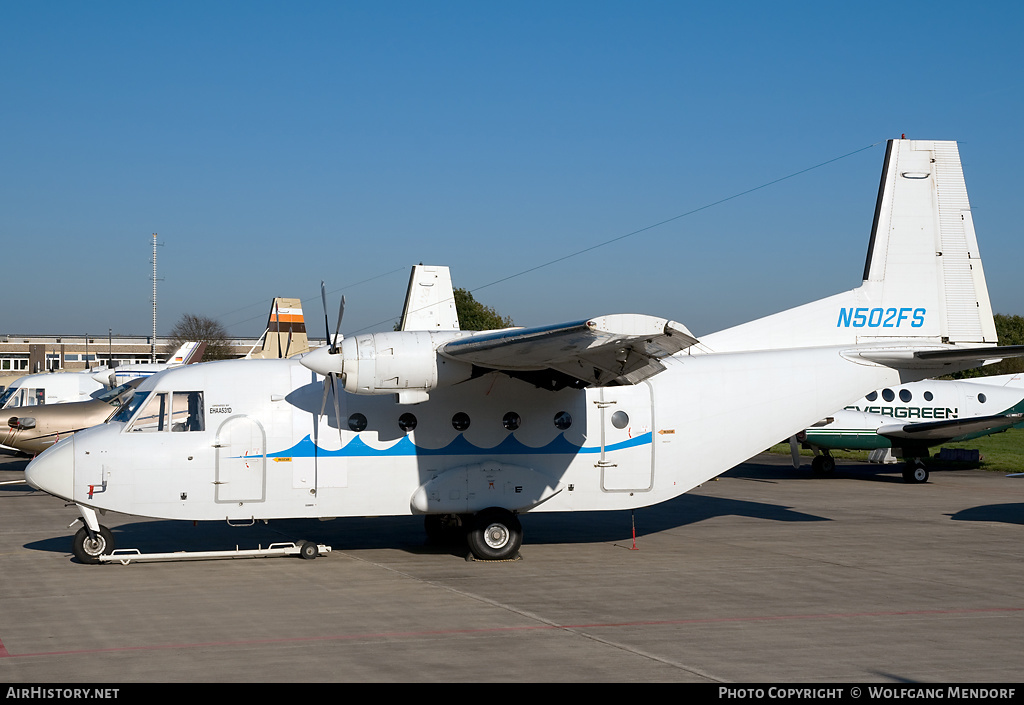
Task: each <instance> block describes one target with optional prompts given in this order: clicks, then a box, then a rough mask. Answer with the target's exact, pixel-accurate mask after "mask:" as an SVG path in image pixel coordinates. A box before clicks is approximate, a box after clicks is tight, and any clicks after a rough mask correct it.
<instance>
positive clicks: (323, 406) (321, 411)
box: [320, 374, 334, 416]
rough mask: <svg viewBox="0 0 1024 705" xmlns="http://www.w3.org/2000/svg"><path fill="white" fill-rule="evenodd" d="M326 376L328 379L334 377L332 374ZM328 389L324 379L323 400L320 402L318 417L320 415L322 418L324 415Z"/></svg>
mask: <svg viewBox="0 0 1024 705" xmlns="http://www.w3.org/2000/svg"><path fill="white" fill-rule="evenodd" d="M327 376H328V377H333V376H334V375H333V374H328V375H327ZM329 389H330V387H328V386H327V380H326V379H324V398H323V400H322V401H321V402H320V415H321V416H323V415H324V409H326V408H327V391H328V390H329Z"/></svg>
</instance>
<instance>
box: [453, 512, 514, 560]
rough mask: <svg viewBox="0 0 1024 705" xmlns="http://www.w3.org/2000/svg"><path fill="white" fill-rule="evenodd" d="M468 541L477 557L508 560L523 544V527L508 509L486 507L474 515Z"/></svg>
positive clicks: (467, 537)
mask: <svg viewBox="0 0 1024 705" xmlns="http://www.w3.org/2000/svg"><path fill="white" fill-rule="evenodd" d="M466 541H467V542H468V543H469V550H471V551H472V552H473V555H474V556H476V557H477V558H480V559H482V560H489V561H501V560H506V559H509V558H512V557H514V556H515V555H516V554H517V553H518V552H519V548H520V546H522V545H523V527H522V525H521V524H520V523H519V518H518V517H517V516H516V515H515V514H513V513H512V512H510V511H508V510H507V509H485V510H484V511H482V512H480V513H479V514H477V515H476V516H475V517H473V522H472V525H471V526H470V529H469V532H468V533H467V534H466Z"/></svg>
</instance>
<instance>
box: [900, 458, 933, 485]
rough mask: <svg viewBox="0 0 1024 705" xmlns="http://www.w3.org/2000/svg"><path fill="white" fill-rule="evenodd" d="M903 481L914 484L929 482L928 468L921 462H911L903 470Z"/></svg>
mask: <svg viewBox="0 0 1024 705" xmlns="http://www.w3.org/2000/svg"><path fill="white" fill-rule="evenodd" d="M903 480H904V482H909V483H912V484H918V483H921V482H928V468H926V467H925V466H924V463H922V462H921V461H920V460H914V461H911V462H909V463H907V467H906V468H904V470H903Z"/></svg>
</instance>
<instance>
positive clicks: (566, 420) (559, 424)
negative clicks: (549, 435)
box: [555, 411, 572, 431]
mask: <svg viewBox="0 0 1024 705" xmlns="http://www.w3.org/2000/svg"><path fill="white" fill-rule="evenodd" d="M570 426H572V416H570V415H569V412H568V411H559V412H558V413H557V414H555V428H557V429H558V430H559V431H564V430H566V429H567V428H569V427H570Z"/></svg>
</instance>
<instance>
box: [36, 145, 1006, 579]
mask: <svg viewBox="0 0 1024 705" xmlns="http://www.w3.org/2000/svg"><path fill="white" fill-rule="evenodd" d="M413 281H414V282H415V281H416V275H415V274H414V279H413ZM446 281H450V280H447V279H446ZM321 291H323V287H322V286H321ZM447 299H448V296H447V294H446V295H444V296H435V297H434V300H435V302H444V301H446V300H447ZM414 300H415V296H411V297H407V302H408V301H414ZM436 305H439V306H441V305H443V303H437V304H436ZM412 306H413V307H414V308H415V306H416V304H415V303H413V304H412ZM407 308H409V304H408V303H407ZM341 311H343V307H342V309H340V310H339V315H338V324H337V325H336V328H335V336H334V338H332V337H331V335H330V331H329V330H328V331H327V334H328V338H327V339H328V340H329V341H331V342H330V344H329V345H327V346H325V347H323V348H320V349H317V350H314V351H312V352H310V353H309V354H307V355H304V356H302V357H299V358H289V359H278V360H237V361H223V362H213V363H206V364H199V365H188V366H184V367H180V368H177V369H173V370H168V371H166V372H163V373H161V374H159V375H155V376H153V377H150V378H149V379H147V380H145V381H144V382H143V383H142V384H141V385H140V386H139V390H138V392H137V393H136V394H135V396H134V397H133V398H132V401H131V402H130V403H129V404H126V405H125V406H124V407H122V409H121V411H119V412H118V413H117V414H115V416H114V417H112V419H111V420H110V421H108V422H107V423H105V424H103V425H100V426H96V427H93V428H90V429H86V430H84V431H81V432H79V433H77V434H75V435H74V436H73V437H71V438H70V439H67V440H62V441H61V442H60V443H58V444H56V445H54V446H52V447H51V448H49V449H48V450H46V451H45V452H43V453H42V454H41V455H39V456H38V457H37V458H36V459H35V460H33V461H32V462H31V463H30V464H29V466H28V467H27V469H26V471H25V474H26V479H27V480H28V482H29V483H30V484H31V485H32V486H33V487H35V488H37V489H40V490H44V491H46V492H49V493H50V494H52V495H54V496H56V497H59V498H62V499H64V500H67V501H69V502H73V503H75V504H76V505H77V506H78V508H79V512H80V514H81V518H82V523H83V526H82V528H81V529H79V531H78V532H77V534H76V535H75V538H74V541H73V551H74V554H75V556H76V558H77V559H78V560H80V561H83V562H93V563H95V562H102V561H103V560H105V559H109V558H111V556H109V554H110V552H111V550H112V549H113V535H112V534H111V532H110V530H109V529H108V528H107V527H105V526H102V525H100V524H99V521H98V516H97V512H107V511H111V512H119V513H124V514H129V515H139V516H146V517H156V518H163V519H182V520H192V521H208V520H222V521H223V520H226V521H228V522H243V521H244V522H246V523H249V522H252V521H259V520H271V519H278V518H321V519H323V518H332V517H343V516H386V515H423V516H424V517H425V522H426V524H427V527H428V530H431V529H437V528H439V527H442V526H447V525H451V524H460V523H461V524H462V525H463V526H464V527H465V528H466V537H467V541H468V544H469V548H470V550H471V552H472V554H473V555H474V556H476V557H477V558H481V559H508V558H513V557H515V556H516V555H517V553H518V550H519V547H520V544H521V542H522V526H521V523H520V520H519V515H521V514H525V513H528V512H557V511H594V510H624V509H634V508H638V507H644V506H648V505H652V504H655V503H658V502H663V501H665V500H668V499H670V498H672V497H676V496H678V495H680V494H682V493H684V492H687V491H688V490H690V489H692V488H693V487H696V486H698V485H700V484H701V483H703V482H705V481H707V480H709V479H711V478H713V477H715V476H717V475H719V474H720V473H722V472H724V471H726V470H728V469H729V468H732V467H733V466H735V465H737V464H738V463H742V462H743V461H745V460H747V459H748V458H750V457H752V456H753V455H755V454H756V453H758V452H760V451H762V450H763V449H764V448H767V447H769V446H771V445H772V444H773V443H775V442H776V441H777V440H778V439H779V438H787V437H789V436H791V435H793V434H795V433H797V432H798V431H800V430H801V429H804V428H806V427H808V426H810V425H812V424H813V423H814V422H816V421H818V420H819V419H821V418H823V417H825V416H826V415H827V414H829V413H831V412H832V411H834V410H835V409H840V408H843V407H844V406H846V405H847V404H849V403H851V402H852V401H854V400H856V399H858V398H860V397H862V396H863V395H864V394H865V393H867V392H868V391H870V390H872V389H880V388H883V387H886V386H893V385H898V384H902V383H906V382H910V381H914V380H919V379H926V378H928V377H933V376H937V375H941V374H946V373H948V372H953V371H956V370H960V369H966V368H968V367H974V366H978V365H980V364H983V363H984V362H985V361H987V360H990V359H998V358H1001V357H1003V355H1004V354H1005V353H1006V352H1007V351H1006V350H1004V349H1000V348H996V347H995V343H996V332H995V324H994V322H993V319H992V312H991V307H990V304H989V298H988V291H987V288H986V284H985V276H984V273H983V270H982V266H981V259H980V256H979V254H978V248H977V243H976V242H975V235H974V228H973V224H972V221H971V212H970V206H969V204H968V200H967V190H966V187H965V185H964V180H963V173H962V168H961V165H960V157H959V151H958V149H957V145H956V143H955V142H931V141H912V140H892V141H890V142H889V144H888V147H887V150H886V156H885V165H884V167H883V171H882V179H881V184H880V187H879V195H878V202H877V205H876V209H875V219H874V225H873V228H872V233H871V242H870V245H869V249H868V258H867V264H866V267H865V271H864V281H863V284H862V285H861V286H860V287H858V288H856V289H854V290H851V291H848V292H846V293H843V294H838V295H836V296H832V297H829V298H826V299H822V300H820V301H817V302H814V303H810V304H806V305H804V306H800V307H797V308H795V309H791V310H789V311H785V312H783V313H780V314H776V315H774V316H769V317H767V318H764V319H760V320H758V321H754V322H752V323H749V324H745V325H742V326H738V327H736V328H731V329H728V330H725V331H722V332H720V333H716V334H713V335H710V336H707V337H706V338H704V339H703V340H702V341H700V344H699V345H698V341H697V340H696V339H695V338H694V336H692V335H691V334H690V333H689V331H688V330H687V329H686V328H685V327H684V326H683V325H681V324H679V323H676V322H674V321H669V320H666V319H664V318H656V317H654V316H647V315H638V314H615V315H606V316H598V317H594V318H589V319H585V320H580V321H575V322H571V323H564V324H559V325H551V326H541V327H534V328H521V329H510V330H503V331H489V332H482V333H474V332H469V331H460V330H455V329H453V327H452V326H451V325H450V319H448V318H446V316H445V315H443V314H439V315H438V316H437V317H436V319H430V318H429V317H427V318H424V319H419V318H418V316H417V315H413V316H412V317H411V320H409V321H407V322H406V323H405V324H404V325H403V328H404V330H400V331H391V332H383V333H372V334H359V335H355V336H353V337H346V338H344V339H340V340H339V332H338V331H339V329H340V328H341ZM414 313H416V312H415V311H414ZM421 320H426V321H430V320H434V322H433V323H429V322H428V323H424V324H422V325H426V326H428V329H426V330H414V328H419V327H420V325H421V324H420V321H421ZM326 322H327V315H326V305H325V324H326ZM1016 352H1019V351H1016ZM739 410H742V415H743V416H744V418H746V419H747V420H749V421H750V423H747V424H746V425H745V426H744V432H743V433H742V434H736V432H735V425H736V420H737V413H739ZM302 545H303V547H304V550H303V555H308V556H309V557H312V556H315V555H316V544H313V543H303V544H302ZM310 546H312V547H313V548H312V550H308V551H307V550H305V549H308V548H309V547H310Z"/></svg>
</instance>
